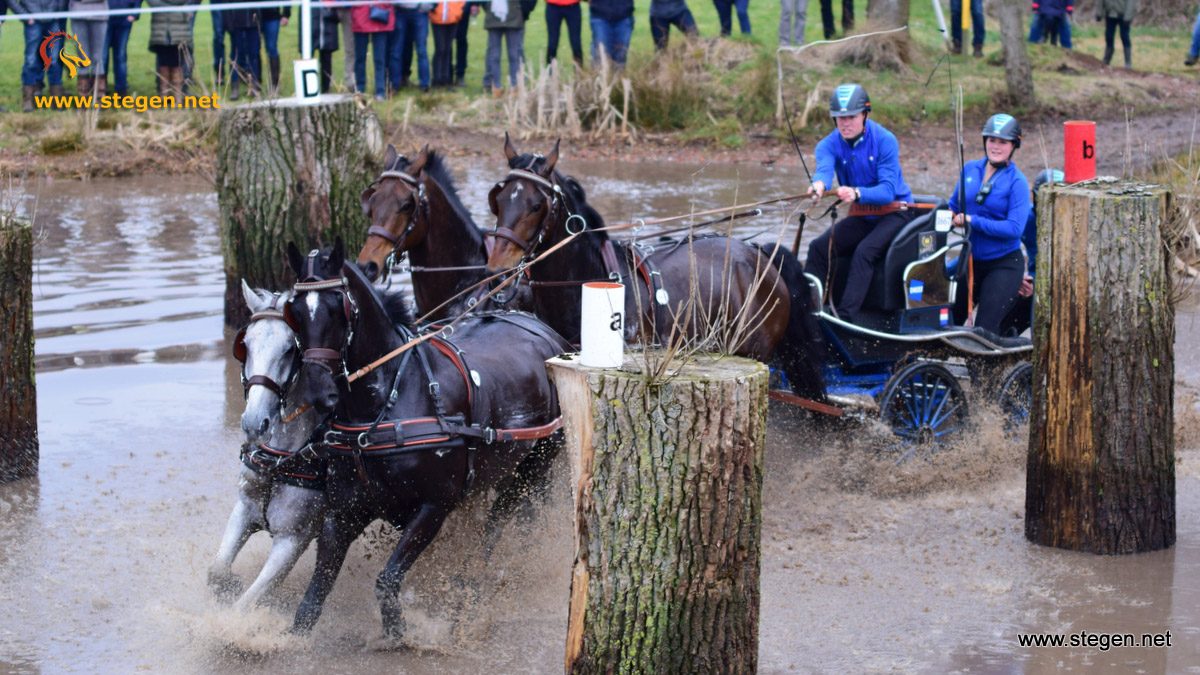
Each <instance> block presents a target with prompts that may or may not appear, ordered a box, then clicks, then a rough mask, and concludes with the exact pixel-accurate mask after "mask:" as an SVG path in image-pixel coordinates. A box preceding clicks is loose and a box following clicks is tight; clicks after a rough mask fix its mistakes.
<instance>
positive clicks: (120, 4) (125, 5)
mask: <svg viewBox="0 0 1200 675" xmlns="http://www.w3.org/2000/svg"><path fill="white" fill-rule="evenodd" d="M141 6H142V0H108V8H109V9H137V8H138V7H141ZM130 16H131V17H133V20H134V21H137V20H138V18H140V17H141V14H128V15H125V16H121V15H118V14H113V15H112V16H110V17H108V22H109V23H113V22H117V21H126V20H127V18H126V17H130Z"/></svg>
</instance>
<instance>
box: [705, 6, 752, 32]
mask: <svg viewBox="0 0 1200 675" xmlns="http://www.w3.org/2000/svg"><path fill="white" fill-rule="evenodd" d="M713 5H715V6H716V8H717V19H718V20H719V21H720V22H721V35H723V36H724V35H729V34H730V33H731V32H733V17H732V16H730V15H731V14H732V12H731V11H730V10H732V9H736V10H737V18H738V28H740V29H741V30H742V35H749V34H750V12H749V8H750V0H713Z"/></svg>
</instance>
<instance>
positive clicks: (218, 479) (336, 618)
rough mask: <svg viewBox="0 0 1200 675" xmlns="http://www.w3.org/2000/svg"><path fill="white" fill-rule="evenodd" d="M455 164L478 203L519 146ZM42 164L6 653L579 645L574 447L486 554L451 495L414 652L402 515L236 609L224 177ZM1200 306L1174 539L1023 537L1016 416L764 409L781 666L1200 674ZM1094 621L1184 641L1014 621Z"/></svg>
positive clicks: (617, 179)
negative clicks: (394, 562)
mask: <svg viewBox="0 0 1200 675" xmlns="http://www.w3.org/2000/svg"><path fill="white" fill-rule="evenodd" d="M573 167H575V168H573V170H575V171H577V172H578V173H579V175H583V176H589V179H588V180H587V181H586V187H587V188H588V190H589V193H590V194H591V195H592V196H593V200H594V202H595V203H596V204H597V205H598V207H599V208H600V210H601V211H602V212H603V213H605V214H606V215H607V216H608V217H609V218H610V219H612V220H618V219H628V218H632V217H636V216H656V215H669V214H674V213H679V212H686V211H688V210H689V209H691V208H696V209H702V208H706V207H709V206H714V205H718V204H722V203H728V201H729V200H731V199H734V198H735V197H736V198H738V199H739V201H741V200H752V199H755V198H758V197H760V196H771V195H778V194H781V193H785V192H792V191H794V190H795V186H796V184H797V180H796V178H795V176H794V175H793V174H794V172H792V171H790V170H789V171H783V170H773V169H770V168H760V167H753V168H749V169H747V168H741V169H738V170H734V169H731V168H729V167H714V166H708V167H703V166H692V165H682V164H662V165H654V166H647V165H640V166H638V167H636V169H634V171H635V172H633V173H631V171H630V169H629V167H628V166H626V167H622V168H618V167H616V166H615V165H605V164H601V163H594V164H587V165H582V163H580V164H579V165H573ZM460 175H463V181H462V182H463V192H464V194H466V195H468V196H471V195H473V196H474V197H476V198H474V199H472V198H470V197H468V199H467V202H468V204H469V205H470V206H471V207H472V208H473V209H474V210H475V211H476V213H477V216H478V217H480V218H481V219H482V217H483V215H484V211H485V210H486V206H484V205H483V196H484V195H485V194H486V189H487V187H489V185H490V183H491V181H494V180H495V179H496V178H497V177H499V176H500V175H501V168H500V167H498V166H496V167H490V166H472V167H468V168H466V169H465V170H463V171H460ZM919 180H920V179H916V180H914V182H917V183H918V189H929V187H922V186H920V184H919ZM734 186H738V187H734ZM932 187H938V186H937V185H936V184H935V185H933V186H932ZM23 189H24V190H25V198H24V202H23V203H24V205H25V206H26V208H29V209H30V210H32V209H34V207H35V206H36V213H37V217H36V221H35V222H36V225H37V231H38V236H39V244H38V246H37V251H36V255H37V270H36V274H37V276H36V279H35V284H36V289H35V295H36V303H35V322H36V328H37V338H38V344H37V351H38V368H39V372H38V392H39V410H38V416H39V425H40V429H41V450H42V460H41V475H40V478H39V479H38V480H37V481H24V482H20V483H16V484H10V485H5V486H0V598H2V599H3V604H2V606H3V612H0V672H5V671H14V672H59V671H64V670H67V671H70V670H83V671H100V672H130V671H134V670H148V671H152V672H161V671H168V670H169V671H173V672H176V671H179V672H239V673H240V672H264V673H265V672H279V671H296V672H329V671H332V672H375V671H380V670H383V669H388V670H395V669H397V668H400V669H404V670H407V671H413V672H435V671H436V672H446V671H449V672H464V671H465V672H474V671H482V670H485V669H487V670H492V671H499V672H517V671H519V672H529V671H533V672H555V671H557V670H559V669H560V668H561V662H562V661H561V660H562V651H563V634H564V626H565V621H566V615H565V610H566V599H567V589H568V583H569V579H568V575H567V570H568V567H569V564H570V549H571V533H570V522H569V519H568V516H567V507H568V505H569V500H570V496H569V493H568V491H567V488H566V486H565V475H566V472H565V471H563V470H561V469H562V467H561V466H560V467H559V469H560V470H559V471H558V473H557V476H556V478H557V479H558V480H556V481H555V482H554V487H553V488H552V489H551V492H550V494H549V495H548V496H547V498H546V499H545V500H544V501H542V502H538V504H537V507H536V508H530V509H527V510H526V511H525V512H524V513H523V514H522V515H521V517H520V518H518V520H517V521H516V522H514V523H513V524H512V525H511V526H510V527H509V529H508V531H507V533H506V536H505V538H504V539H503V541H502V543H501V546H500V550H499V552H498V554H497V561H496V562H495V563H494V564H492V565H491V566H487V567H485V566H483V565H481V564H479V563H478V562H477V561H478V560H479V555H480V550H479V546H478V544H477V541H478V537H477V532H478V530H479V527H480V525H481V523H482V517H483V508H482V506H483V504H482V501H483V500H480V501H479V502H477V503H473V504H471V505H469V507H468V508H466V509H464V510H463V511H461V512H460V513H458V514H456V515H455V516H454V517H453V518H452V520H451V522H450V523H449V524H448V525H447V527H446V528H445V529H444V530H443V532H442V534H441V536H440V537H439V540H438V541H437V542H436V543H435V544H434V545H433V546H431V547H430V549H429V551H428V552H427V553H426V555H425V556H424V557H422V559H421V560H420V561H418V563H417V565H416V566H415V567H414V569H413V571H412V573H411V574H410V576H409V577H408V579H407V580H406V583H405V590H404V594H405V600H406V604H407V607H409V608H410V609H409V613H408V617H407V618H408V621H409V627H410V639H411V642H412V644H413V645H414V648H412V649H409V650H405V651H402V652H388V653H381V652H376V651H373V650H372V649H371V646H372V645H371V641H372V639H373V638H374V637H375V636H376V635H378V632H379V623H378V612H377V609H376V603H375V600H374V598H373V595H372V582H373V580H374V575H375V574H376V573H377V572H378V571H379V569H381V567H382V564H383V560H382V559H383V557H384V556H385V555H386V550H387V545H388V543H389V541H388V539H389V535H388V534H387V533H382V532H381V533H380V534H377V535H376V536H374V537H370V538H368V540H367V541H362V542H359V543H358V544H356V546H355V548H354V549H353V550H352V551H351V554H350V556H349V557H348V560H347V564H346V567H345V569H344V570H343V574H342V576H341V578H340V579H339V582H338V584H337V586H336V588H335V589H334V591H333V593H332V595H331V597H330V600H329V602H328V604H327V607H326V610H325V614H324V616H323V617H322V620H321V622H320V624H319V625H318V627H317V629H316V631H315V633H314V635H313V636H312V637H311V638H309V639H303V640H301V639H297V638H287V637H284V636H283V631H284V629H285V627H286V626H287V624H288V623H289V621H290V613H291V611H292V609H294V607H295V605H296V603H297V602H298V599H299V596H300V595H301V593H302V592H303V588H304V585H305V583H306V582H307V577H308V575H309V573H310V572H311V569H312V557H313V554H312V552H311V551H310V552H309V553H308V554H306V555H305V557H304V558H302V559H301V561H300V563H299V565H298V568H297V570H296V571H295V573H293V574H292V575H291V577H290V578H289V579H288V581H287V582H286V583H285V585H284V586H283V588H282V589H281V590H280V591H279V592H277V593H276V594H275V595H274V597H273V598H272V599H271V603H270V605H269V606H268V607H265V608H263V609H261V610H260V611H258V612H255V613H254V614H251V615H249V616H238V615H234V614H232V613H231V612H229V611H228V610H225V609H223V608H222V607H221V606H220V605H218V604H217V603H216V602H214V601H213V600H212V599H211V598H210V596H209V593H208V591H207V589H206V588H205V585H204V576H205V570H206V568H207V565H208V562H209V560H210V557H211V556H212V554H213V553H214V552H215V550H216V546H217V543H218V540H219V538H220V535H221V531H222V528H223V526H224V521H225V518H226V517H227V516H228V513H229V508H230V506H231V505H232V502H233V499H234V495H235V493H236V479H235V475H236V471H237V461H236V453H237V447H238V445H239V443H240V438H239V433H238V426H237V418H238V415H239V414H240V407H241V404H242V400H241V390H240V386H239V383H238V378H237V370H236V367H235V365H234V362H233V361H232V359H231V358H229V357H227V356H226V355H227V353H228V349H227V347H226V340H227V339H228V337H229V334H228V333H226V332H224V331H223V330H222V326H221V319H220V316H221V307H220V298H221V293H222V288H223V281H222V279H221V272H220V250H219V239H218V236H217V232H216V224H215V223H216V214H217V207H216V199H215V197H214V196H212V194H211V192H210V190H209V189H208V187H207V186H205V185H204V184H203V183H202V182H200V181H199V180H198V179H197V180H193V181H186V180H179V181H176V180H173V181H170V182H165V181H158V180H140V179H139V180H124V181H120V182H94V183H90V184H87V185H83V186H80V185H79V184H74V183H70V184H64V183H58V184H30V185H26V186H24V188H23ZM735 192H736V194H735ZM35 198H36V202H35ZM693 204H694V206H693ZM776 224H777V223H773V222H768V223H758V222H752V223H746V224H743V225H741V226H740V227H741V228H742V231H743V232H746V233H752V232H756V231H758V230H759V229H761V228H768V227H770V226H773V225H776ZM814 229H815V228H814ZM810 234H811V233H810ZM788 236H789V237H790V236H791V233H790V232H788ZM1198 317H1200V312H1198V311H1197V309H1196V308H1195V307H1194V306H1186V307H1184V308H1183V309H1182V310H1181V312H1180V318H1179V339H1178V345H1179V361H1180V368H1179V379H1180V382H1179V386H1178V389H1179V392H1180V396H1179V399H1178V406H1177V410H1178V416H1179V420H1180V421H1179V424H1178V429H1177V430H1176V433H1177V437H1178V438H1179V440H1180V453H1179V464H1178V467H1177V470H1178V475H1179V483H1178V493H1179V497H1178V511H1179V518H1178V523H1179V544H1178V545H1177V546H1176V547H1175V548H1174V549H1173V550H1171V551H1166V552H1161V553H1155V554H1149V555H1141V556H1129V557H1122V558H1096V557H1092V556H1084V555H1077V554H1070V553H1064V552H1059V551H1051V550H1047V549H1042V548H1038V547H1034V546H1031V545H1028V544H1027V543H1026V542H1025V540H1024V538H1023V535H1022V510H1023V500H1024V496H1023V490H1024V473H1023V447H1024V445H1023V442H1024V441H1023V439H1011V438H1007V437H1005V436H1004V434H1002V433H1000V432H999V431H998V429H999V427H998V425H995V424H992V423H989V422H987V421H986V414H984V415H981V417H983V418H984V421H983V422H982V424H981V431H980V433H979V437H978V438H976V439H972V443H971V444H969V445H967V446H964V447H961V448H953V449H951V450H949V451H947V452H946V453H944V454H942V455H939V456H937V457H935V458H933V459H932V460H931V461H929V462H925V463H918V464H914V465H911V466H906V467H904V468H902V469H897V468H896V467H894V466H892V465H891V464H889V463H887V462H877V461H876V460H875V459H874V456H873V454H872V453H871V452H870V448H871V447H873V445H874V444H875V443H876V442H877V441H878V439H879V438H881V437H882V432H881V430H878V429H874V428H872V427H871V426H870V425H867V426H866V427H862V426H852V427H848V428H842V429H826V430H822V431H820V432H819V433H814V432H813V430H812V429H811V428H809V427H807V426H804V425H802V424H801V423H800V422H798V421H797V420H796V419H795V418H794V416H792V415H791V413H790V411H788V410H785V409H773V410H772V413H773V416H772V420H773V421H772V425H771V430H770V436H769V439H768V441H769V447H768V453H767V472H766V485H765V499H764V505H765V516H764V542H763V546H764V555H763V601H762V627H761V647H760V653H761V659H760V664H761V667H762V670H763V671H765V672H787V671H793V670H794V671H802V672H806V671H813V670H821V671H842V672H860V671H864V670H870V671H878V670H898V671H935V672H945V671H964V672H1022V671H1030V672H1041V671H1044V670H1050V669H1057V668H1064V669H1070V670H1075V671H1082V670H1084V669H1087V670H1088V671H1089V672H1090V671H1095V670H1113V671H1117V670H1121V671H1124V670H1129V669H1133V670H1138V671H1141V672H1151V673H1153V672H1189V671H1190V672H1197V671H1200V588H1198V587H1197V585H1196V583H1195V582H1194V581H1193V579H1195V578H1197V574H1198V573H1200V570H1198V569H1197V567H1198V566H1200V526H1198V525H1197V523H1200V497H1198V495H1200V453H1198V452H1197V450H1196V447H1197V446H1198V445H1200V442H1198V441H1200V413H1198V412H1197V407H1196V406H1197V403H1196V401H1197V399H1196V397H1195V395H1194V391H1195V387H1196V386H1197V385H1198V384H1200V370H1197V367H1196V366H1195V364H1196V363H1198V362H1200V360H1198V359H1197V358H1196V357H1197V356H1198V354H1197V351H1198V350H1197V345H1198V344H1200V340H1198V338H1200V318H1198ZM1164 433H1169V431H1168V430H1164ZM267 550H268V542H267V541H266V539H265V535H257V536H256V538H255V539H254V540H252V541H251V543H250V545H249V546H248V547H247V550H246V551H245V552H244V553H243V554H242V556H241V558H240V559H239V561H238V563H237V565H236V566H235V571H237V572H238V573H239V574H241V575H242V576H243V577H244V578H249V577H251V576H252V575H253V574H254V573H256V572H257V569H258V566H259V565H260V564H261V563H262V561H263V559H264V557H265V554H266V551H267ZM1079 630H1088V631H1094V632H1099V631H1115V632H1131V633H1142V632H1159V631H1164V630H1170V631H1171V633H1172V636H1173V644H1174V646H1173V647H1172V648H1171V649H1169V650H1141V649H1113V650H1110V651H1107V652H1100V651H1099V650H1097V649H1090V650H1086V649H1079V650H1074V651H1072V650H1066V649H1060V650H1053V649H1040V650H1037V649H1022V648H1020V647H1018V645H1017V643H1016V635H1017V633H1019V632H1022V631H1051V632H1062V633H1067V632H1075V631H1079Z"/></svg>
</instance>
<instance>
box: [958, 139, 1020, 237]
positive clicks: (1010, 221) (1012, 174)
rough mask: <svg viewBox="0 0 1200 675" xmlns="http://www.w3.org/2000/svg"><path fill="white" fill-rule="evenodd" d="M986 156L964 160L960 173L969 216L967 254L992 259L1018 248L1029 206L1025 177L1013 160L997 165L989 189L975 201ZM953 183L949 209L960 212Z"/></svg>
mask: <svg viewBox="0 0 1200 675" xmlns="http://www.w3.org/2000/svg"><path fill="white" fill-rule="evenodd" d="M986 167H987V158H984V159H977V160H975V161H973V162H968V163H967V165H966V167H965V169H964V173H965V174H966V178H967V195H966V201H967V209H966V212H967V215H969V216H971V255H973V256H974V257H975V258H976V259H978V260H995V259H996V258H999V257H1001V256H1005V255H1008V254H1009V253H1012V252H1013V251H1016V250H1018V249H1020V248H1021V235H1022V234H1023V233H1024V232H1025V225H1026V222H1027V221H1028V220H1029V211H1030V208H1031V204H1030V200H1029V181H1027V180H1025V174H1023V173H1021V170H1020V169H1018V168H1017V165H1016V164H1013V163H1012V162H1009V163H1008V166H1006V167H1004V168H1003V169H1000V170H999V171H997V172H996V173H995V174H993V175H992V191H991V193H990V194H988V195H987V197H985V198H984V200H983V203H982V204H976V203H975V196H976V195H978V194H979V188H980V186H981V185H982V184H983V171H984V169H985V168H986ZM959 188H960V184H956V185H955V186H954V193H953V194H952V195H950V210H951V211H953V212H955V213H961V212H962V211H961V209H960V208H959V200H958V191H959Z"/></svg>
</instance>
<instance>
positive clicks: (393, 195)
mask: <svg viewBox="0 0 1200 675" xmlns="http://www.w3.org/2000/svg"><path fill="white" fill-rule="evenodd" d="M383 165H384V167H385V168H384V171H383V173H381V174H380V175H379V178H377V179H376V180H375V182H374V183H372V184H371V185H370V186H369V187H367V189H365V190H363V193H362V207H363V213H364V214H366V216H367V218H368V219H369V220H370V221H371V226H370V228H369V229H368V230H367V239H366V241H365V242H364V243H363V247H362V250H361V251H359V252H358V264H359V266H360V267H362V268H363V270H364V271H365V272H366V274H367V277H368V278H371V279H375V278H376V277H377V276H379V275H386V274H387V273H388V267H389V265H388V262H389V260H388V258H389V257H399V256H401V255H403V254H407V255H408V259H409V262H410V263H411V264H412V279H413V297H414V298H415V300H416V303H417V309H418V311H420V312H422V313H429V312H433V315H432V316H431V317H430V318H431V319H440V318H444V317H448V316H455V315H456V314H459V313H461V312H462V311H463V310H464V309H475V308H476V307H475V306H474V304H473V300H472V299H470V297H468V296H478V295H481V294H473V293H472V294H465V295H461V296H460V293H462V291H464V290H465V289H467V288H470V287H471V286H473V285H475V284H477V283H478V282H480V281H481V280H482V279H484V277H486V276H487V273H486V267H487V256H488V254H487V248H486V245H485V241H484V238H483V231H482V230H480V229H479V226H478V225H476V224H475V221H474V219H472V218H471V213H470V211H468V210H467V208H466V207H465V206H463V204H462V201H461V200H460V199H459V196H458V189H457V188H456V187H455V185H454V177H453V176H452V175H451V173H450V169H449V168H448V167H447V166H446V160H445V158H444V157H442V155H441V154H440V153H438V152H437V151H435V150H430V149H429V146H425V147H424V148H422V149H421V151H420V152H418V153H417V154H416V156H414V157H413V158H412V159H411V160H410V159H408V158H407V157H405V156H404V155H401V154H399V153H397V152H396V148H395V147H394V146H391V145H389V146H388V149H387V155H386V156H385V158H384V163H383ZM522 289H523V290H525V291H526V294H527V287H522ZM501 295H502V298H508V297H512V295H513V291H510V290H506V291H503V292H502V294H501ZM455 298H457V299H455ZM447 301H450V302H449V304H446V306H444V307H441V306H442V305H443V303H447ZM438 307H441V309H438ZM506 307H507V308H509V309H523V308H524V307H522V306H521V301H520V300H519V299H518V300H517V301H516V304H514V303H513V302H507V303H506Z"/></svg>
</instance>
